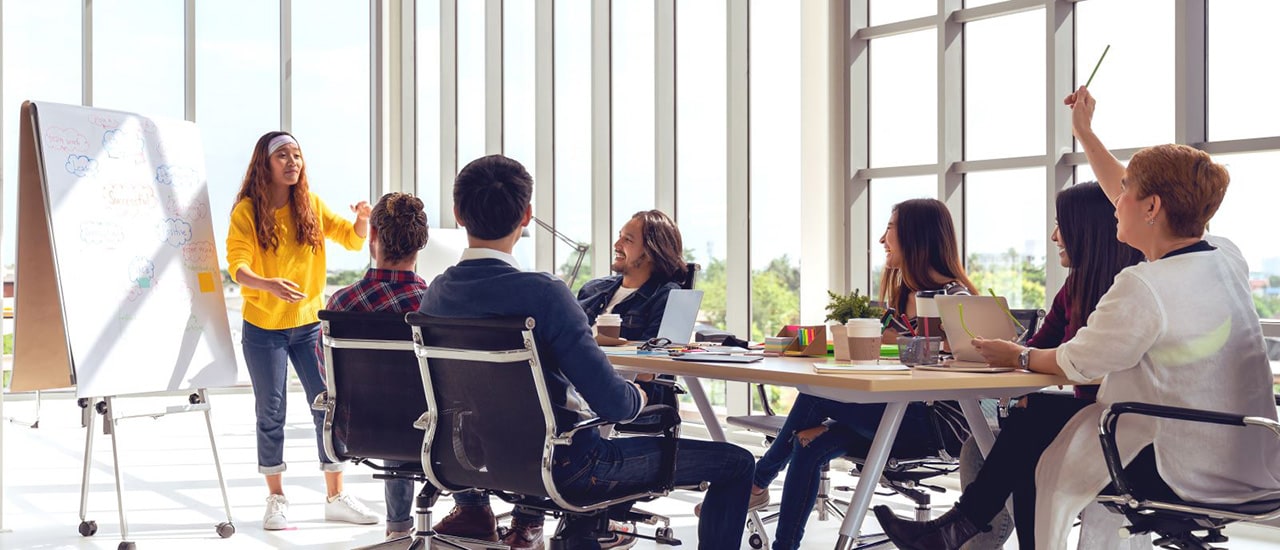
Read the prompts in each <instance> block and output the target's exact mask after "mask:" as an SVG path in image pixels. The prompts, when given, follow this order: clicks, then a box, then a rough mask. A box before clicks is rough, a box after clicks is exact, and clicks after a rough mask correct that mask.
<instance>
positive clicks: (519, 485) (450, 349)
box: [406, 313, 679, 550]
mask: <svg viewBox="0 0 1280 550" xmlns="http://www.w3.org/2000/svg"><path fill="white" fill-rule="evenodd" d="M406 319H407V321H408V322H409V324H410V325H411V326H412V328H413V335H414V336H413V338H414V347H415V353H416V355H417V357H418V363H419V368H420V371H421V377H422V383H423V388H424V389H425V394H426V398H427V405H428V406H427V412H426V413H424V414H423V415H422V416H421V417H420V418H419V419H418V420H417V421H416V422H415V423H414V426H415V427H416V428H418V429H420V430H423V431H425V432H426V433H425V435H424V436H423V440H422V446H421V449H420V452H421V455H420V458H421V463H422V465H423V470H424V472H425V473H426V477H427V479H428V480H429V481H430V482H431V484H432V485H434V486H435V487H436V488H438V489H440V490H442V491H459V490H465V489H477V490H482V491H485V492H487V493H489V494H491V495H495V496H498V497H499V498H501V499H503V500H505V501H507V502H510V503H513V504H517V505H520V506H524V507H526V508H531V509H535V510H541V511H542V512H543V513H544V514H550V515H553V516H556V517H560V518H561V521H560V525H559V526H558V527H557V529H556V533H555V534H554V535H552V537H551V538H550V541H549V545H548V546H549V548H551V549H553V550H576V549H578V548H592V549H594V548H599V542H598V539H599V538H600V537H602V536H605V535H607V534H608V533H609V532H608V528H609V521H608V520H609V519H610V517H613V519H619V520H622V521H637V522H641V521H643V522H648V521H660V520H657V519H656V518H652V517H651V516H644V515H643V514H639V513H636V512H634V511H630V510H628V511H629V512H631V513H628V514H624V513H622V510H624V509H627V508H628V507H629V506H630V505H631V503H634V502H638V501H643V500H649V499H653V498H657V497H661V496H666V495H667V494H669V493H670V491H671V490H672V489H674V488H675V487H674V484H673V480H674V477H673V476H674V472H675V451H676V437H677V435H678V432H679V422H678V421H676V418H677V415H678V413H677V412H676V411H675V409H673V408H671V407H668V406H662V405H650V406H648V407H646V408H645V409H643V410H642V411H641V412H640V415H641V416H649V415H659V416H662V417H663V424H664V425H666V426H670V427H669V428H668V429H666V430H664V431H663V433H662V434H661V437H660V438H659V439H661V440H662V441H663V445H662V446H661V447H662V449H663V451H662V459H661V464H660V468H659V471H658V474H659V475H658V478H659V480H658V482H656V483H655V484H654V485H653V486H650V487H646V488H645V490H642V491H639V492H637V493H634V494H629V495H621V496H615V497H613V498H610V499H608V500H604V501H592V502H581V501H578V500H572V501H571V500H570V499H569V498H567V497H566V495H564V494H562V493H561V492H560V489H559V488H558V487H557V485H556V483H555V482H554V480H553V478H552V464H553V462H554V460H555V458H556V456H557V455H556V452H557V450H558V448H559V447H566V448H567V446H569V445H572V444H573V441H574V437H575V436H576V435H577V434H578V433H579V432H583V431H586V430H598V429H600V428H601V427H603V426H611V425H612V424H613V423H612V422H607V421H605V420H602V419H600V418H589V419H585V420H580V421H577V422H575V423H574V424H573V425H572V426H571V427H569V428H568V429H565V430H564V431H561V428H559V427H558V422H557V419H556V416H555V412H554V409H553V407H552V405H551V398H550V392H549V390H548V384H549V383H548V379H549V378H550V377H552V376H558V375H559V373H558V372H555V371H552V370H551V369H546V370H545V371H544V367H543V365H542V363H541V360H540V359H539V353H538V351H539V350H538V345H537V340H536V339H535V338H534V327H535V326H536V322H535V321H534V319H533V318H531V317H530V318H525V317H520V318H478V319H460V318H440V317H432V316H428V315H423V314H420V313H410V314H409V315H408V316H407V318H406ZM495 380H501V381H502V384H494V383H493V381H495ZM632 514H634V515H632ZM671 534H672V532H671V529H670V527H669V525H668V526H666V527H663V528H659V529H658V531H657V534H656V536H654V537H648V536H644V535H639V534H636V533H628V535H631V536H636V537H639V538H646V539H652V540H658V541H660V542H662V543H664V544H669V545H677V544H679V541H678V540H676V539H674V538H672V537H671Z"/></svg>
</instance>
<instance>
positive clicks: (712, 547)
mask: <svg viewBox="0 0 1280 550" xmlns="http://www.w3.org/2000/svg"><path fill="white" fill-rule="evenodd" d="M575 451H581V452H574V453H566V454H568V455H570V456H566V457H565V458H563V459H562V458H560V457H559V456H557V458H556V464H555V468H554V469H553V474H554V479H555V480H556V486H557V487H559V489H560V492H561V494H563V495H564V496H565V497H566V498H568V499H570V500H571V501H575V502H594V501H601V500H607V499H609V498H615V497H618V496H623V495H628V494H633V493H637V492H640V491H643V490H646V489H650V488H652V487H653V486H655V485H656V484H657V483H658V481H659V475H660V474H661V472H660V471H659V470H660V468H661V466H662V440H661V438H657V437H627V438H620V439H609V440H599V442H598V443H597V444H595V445H593V446H592V447H591V448H589V449H582V450H578V449H575ZM754 463H755V460H754V459H753V458H752V456H751V453H750V452H748V451H747V450H746V449H743V448H741V447H738V446H736V445H732V444H730V443H723V442H717V441H700V440H694V439H679V440H677V442H676V465H675V485H676V486H677V487H679V486H688V485H696V484H698V483H701V482H703V481H707V482H710V487H709V488H708V489H707V496H706V498H705V499H704V500H703V501H702V515H701V518H700V521H699V522H698V548H699V549H700V550H718V549H724V550H729V549H734V550H736V549H737V548H740V547H741V545H742V538H743V536H744V531H743V527H744V526H745V524H746V518H747V499H748V498H749V496H750V494H751V474H752V471H753V466H754Z"/></svg>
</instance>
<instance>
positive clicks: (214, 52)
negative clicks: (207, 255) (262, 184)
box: [196, 0, 280, 326]
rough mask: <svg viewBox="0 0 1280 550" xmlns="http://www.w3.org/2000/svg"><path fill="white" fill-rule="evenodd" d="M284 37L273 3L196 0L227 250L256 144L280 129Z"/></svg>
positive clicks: (204, 127)
mask: <svg viewBox="0 0 1280 550" xmlns="http://www.w3.org/2000/svg"><path fill="white" fill-rule="evenodd" d="M279 37H280V10H279V8H278V7H277V6H276V5H274V4H268V3H263V2H258V1H256V0H234V1H226V2H216V3H214V2H201V3H198V4H196V98H197V99H198V101H197V102H196V123H197V124H199V125H200V133H201V136H202V138H203V139H204V151H205V165H206V173H207V174H208V178H209V207H210V217H211V218H212V220H213V233H214V238H215V239H217V247H218V249H219V250H222V251H223V252H225V250H224V247H225V244H226V240H227V224H228V223H229V222H230V214H231V208H232V206H234V201H235V198H236V194H237V193H238V192H239V191H240V185H241V183H242V180H243V179H244V174H245V170H246V169H247V168H248V166H249V157H250V156H252V155H253V146H254V144H255V143H257V141H258V138H259V137H261V136H262V134H265V133H267V132H270V131H272V130H278V129H279V128H280V38H279ZM233 326H234V325H233Z"/></svg>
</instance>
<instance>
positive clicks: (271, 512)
mask: <svg viewBox="0 0 1280 550" xmlns="http://www.w3.org/2000/svg"><path fill="white" fill-rule="evenodd" d="M288 513H289V499H287V498H284V495H267V511H266V512H264V513H263V514H262V528H263V529H266V530H268V531H279V530H281V529H288V528H289V520H288V519H286V518H285V515H286V514H288Z"/></svg>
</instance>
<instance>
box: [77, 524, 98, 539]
mask: <svg viewBox="0 0 1280 550" xmlns="http://www.w3.org/2000/svg"><path fill="white" fill-rule="evenodd" d="M97 532H98V522H96V521H81V522H80V536H82V537H92V536H93V535H94V534H96V533H97Z"/></svg>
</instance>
